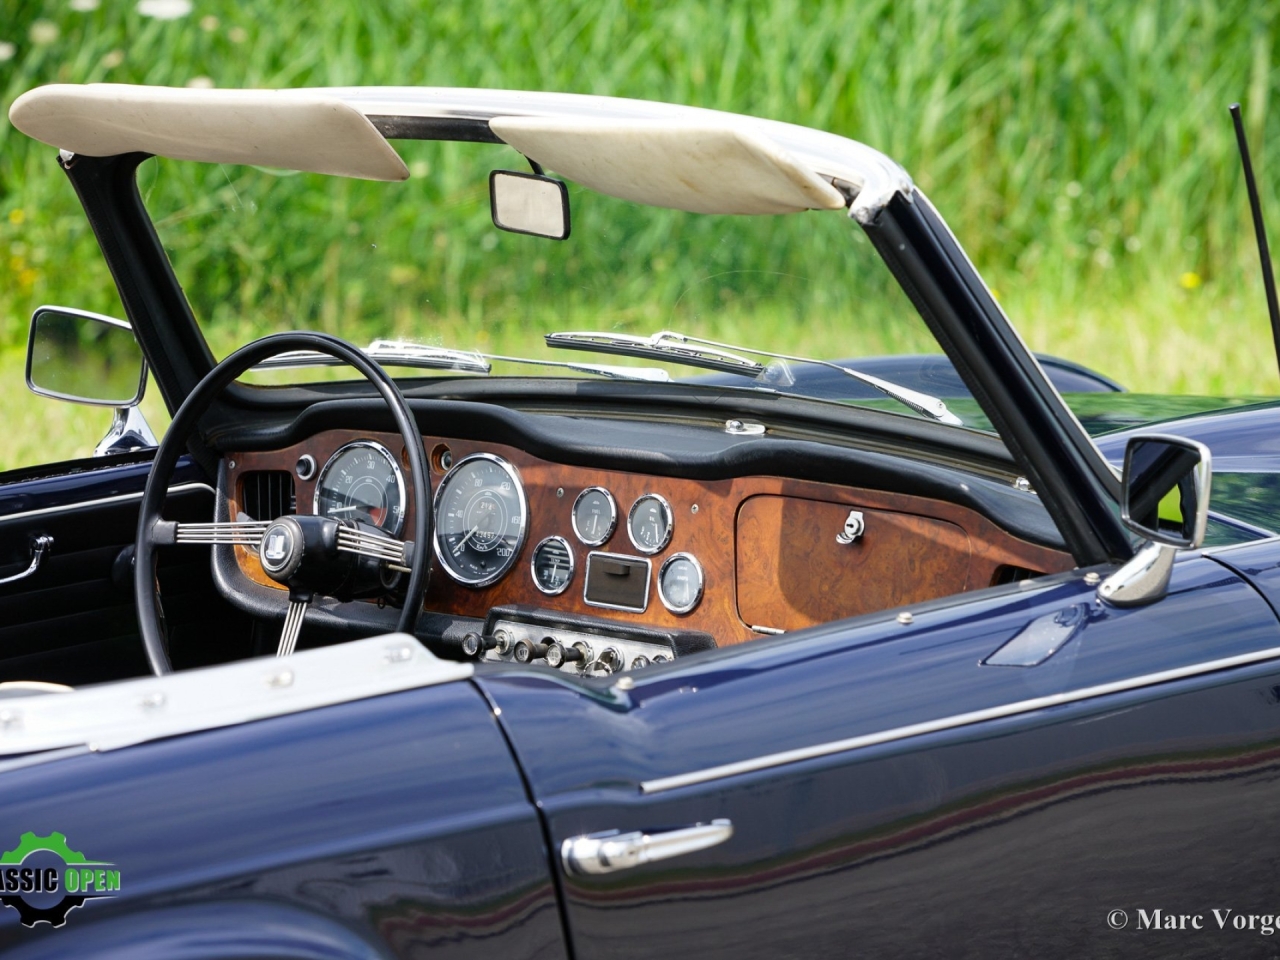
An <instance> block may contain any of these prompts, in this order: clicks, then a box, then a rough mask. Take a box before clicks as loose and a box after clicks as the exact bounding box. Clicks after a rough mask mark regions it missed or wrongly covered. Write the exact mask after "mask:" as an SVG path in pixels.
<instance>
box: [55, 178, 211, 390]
mask: <svg viewBox="0 0 1280 960" xmlns="http://www.w3.org/2000/svg"><path fill="white" fill-rule="evenodd" d="M149 156H150V154H146V153H125V154H120V155H118V156H114V157H86V156H79V155H71V156H69V157H68V156H67V155H62V156H59V158H58V163H59V165H60V166H61V167H62V169H63V170H64V171H66V174H67V176H68V178H70V180H71V185H72V186H73V187H74V188H75V191H76V194H77V196H79V198H80V203H81V205H82V206H83V207H84V212H85V216H86V217H87V218H88V220H89V226H90V228H91V229H92V230H93V235H94V236H95V237H96V238H97V240H98V246H99V247H100V248H101V250H102V256H103V258H104V259H105V260H106V261H107V267H108V268H109V269H110V270H111V276H112V277H113V278H114V279H115V283H116V287H117V289H118V290H119V291H120V300H121V302H122V303H123V304H124V310H125V314H126V316H127V317H128V319H129V323H130V324H131V325H132V326H133V335H134V337H136V338H137V340H138V344H139V346H141V347H142V352H143V353H144V354H145V355H146V358H147V363H148V364H149V365H150V367H151V370H152V371H153V372H154V374H155V378H156V384H157V385H158V386H159V388H160V393H161V395H162V396H163V397H164V401H165V405H166V406H167V407H168V408H169V412H170V413H173V412H174V411H175V410H177V409H178V407H179V405H180V404H181V403H182V401H183V400H185V399H186V397H187V394H189V393H190V392H191V391H192V390H193V389H195V386H196V384H197V383H199V382H200V380H201V379H202V378H203V377H204V375H205V374H206V373H208V372H209V371H210V370H212V369H213V354H212V353H210V352H209V347H208V345H207V344H206V343H205V341H204V337H202V336H201V335H200V331H199V328H198V327H197V326H196V321H195V317H194V316H192V314H191V307H190V306H189V305H188V304H187V300H186V297H184V296H183V293H182V287H181V286H180V285H179V284H178V279H177V277H176V276H174V273H173V267H172V265H171V264H170V263H169V258H168V257H167V256H166V255H165V252H164V247H163V246H161V244H160V238H159V237H158V236H157V235H156V231H155V227H154V226H153V225H152V223H151V218H150V217H149V216H148V215H147V211H146V208H145V207H144V206H143V203H142V197H141V195H140V194H139V193H138V183H137V177H136V173H137V169H138V165H139V164H140V163H142V161H143V160H146V159H147V158H148V157H149Z"/></svg>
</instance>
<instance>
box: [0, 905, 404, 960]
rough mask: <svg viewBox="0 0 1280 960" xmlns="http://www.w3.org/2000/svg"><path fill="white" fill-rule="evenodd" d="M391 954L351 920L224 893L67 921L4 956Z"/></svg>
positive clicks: (31, 959) (362, 958)
mask: <svg viewBox="0 0 1280 960" xmlns="http://www.w3.org/2000/svg"><path fill="white" fill-rule="evenodd" d="M388 956H390V954H389V953H388V952H387V951H386V950H385V949H383V948H381V947H379V946H378V945H377V944H376V943H373V942H371V941H370V940H368V939H366V938H365V937H364V936H361V935H360V934H359V933H357V932H356V931H355V930H353V929H351V928H350V927H349V926H347V925H345V924H343V923H342V922H340V921H337V920H334V919H332V918H331V917H327V916H324V915H323V914H320V913H317V912H312V911H309V910H300V909H298V908H297V907H292V906H287V905H285V904H281V903H261V902H253V901H236V900H227V901H224V902H220V903H201V904H188V905H186V906H180V907H168V908H159V909H152V910H143V911H141V912H139V913H126V914H121V915H119V916H116V917H112V918H111V919H108V920H101V921H99V922H97V923H93V924H89V925H87V926H78V927H77V926H75V925H74V924H71V925H69V926H68V927H66V928H64V929H63V930H59V931H58V933H57V934H56V935H51V936H47V937H39V938H37V939H35V940H33V942H30V943H26V944H22V945H20V946H18V947H15V948H14V949H12V950H10V951H8V952H7V953H6V954H5V960H63V958H66V957H92V958H93V960H153V958H154V960H209V958H212V957H218V958H220V960H233V958H240V957H243V958H245V960H251V958H258V957H271V958H273V960H384V958H386V957H388Z"/></svg>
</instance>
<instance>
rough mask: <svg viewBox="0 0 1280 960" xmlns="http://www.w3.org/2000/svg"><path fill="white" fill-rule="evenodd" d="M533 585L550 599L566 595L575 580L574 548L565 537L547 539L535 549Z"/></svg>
mask: <svg viewBox="0 0 1280 960" xmlns="http://www.w3.org/2000/svg"><path fill="white" fill-rule="evenodd" d="M529 565H530V568H531V569H532V570H533V585H534V586H535V587H537V588H538V589H539V590H541V591H542V592H543V593H545V594H546V595H547V596H549V597H554V596H556V595H557V594H561V593H564V592H565V590H566V589H567V588H568V586H569V581H570V580H572V579H573V548H572V547H570V546H569V541H568V540H566V539H565V538H564V537H547V539H545V540H543V541H542V542H541V543H539V544H538V545H537V546H536V547H534V548H533V560H531V561H530V564H529Z"/></svg>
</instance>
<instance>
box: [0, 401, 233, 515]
mask: <svg viewBox="0 0 1280 960" xmlns="http://www.w3.org/2000/svg"><path fill="white" fill-rule="evenodd" d="M50 402H52V401H50ZM76 464H78V465H81V467H82V468H81V469H74V470H72V469H69V468H68V465H67V464H60V463H54V464H49V465H48V466H47V467H44V468H41V470H40V471H39V472H41V473H43V475H42V476H35V477H32V476H28V474H29V473H31V472H32V471H25V470H24V471H15V473H13V474H6V475H0V517H6V516H9V515H11V514H15V513H25V512H26V511H28V510H45V509H48V508H50V507H65V506H69V505H72V504H78V503H84V502H85V501H88V500H101V499H103V498H105V497H117V496H120V495H121V494H127V493H141V492H142V490H143V488H144V487H145V486H146V485H147V474H148V473H150V472H151V461H150V460H144V461H141V462H139V463H127V464H122V465H120V466H111V467H98V466H97V465H96V464H95V463H94V461H92V460H81V461H76ZM9 477H14V478H16V479H14V480H12V481H11V482H6V478H9ZM193 482H195V483H208V482H209V481H208V478H207V477H205V475H204V474H203V473H202V472H201V471H200V469H199V467H197V466H196V465H195V464H194V463H193V462H192V460H191V458H190V457H183V458H182V459H181V460H179V461H178V465H177V467H176V468H175V469H174V471H173V479H172V480H171V481H170V483H171V484H180V483H193Z"/></svg>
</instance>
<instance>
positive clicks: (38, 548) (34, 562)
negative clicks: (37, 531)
mask: <svg viewBox="0 0 1280 960" xmlns="http://www.w3.org/2000/svg"><path fill="white" fill-rule="evenodd" d="M52 546H53V537H51V536H49V535H48V534H41V535H40V536H38V537H33V538H32V539H31V564H30V565H29V566H28V567H27V569H25V570H23V571H22V572H21V573H15V574H14V575H13V576H12V577H5V578H4V579H2V580H0V583H13V582H14V581H15V580H25V579H26V578H27V577H29V576H31V575H32V574H33V573H35V572H36V571H37V570H39V569H40V561H41V560H43V559H44V555H45V554H46V553H47V552H48V551H49V548H50V547H52Z"/></svg>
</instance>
